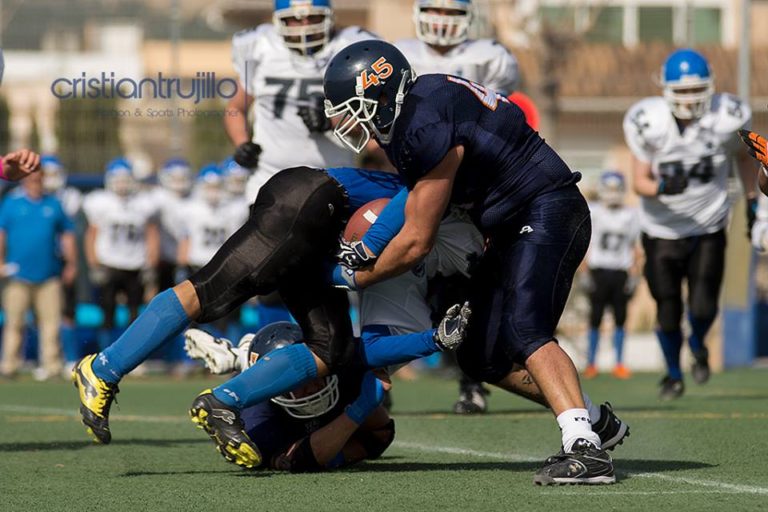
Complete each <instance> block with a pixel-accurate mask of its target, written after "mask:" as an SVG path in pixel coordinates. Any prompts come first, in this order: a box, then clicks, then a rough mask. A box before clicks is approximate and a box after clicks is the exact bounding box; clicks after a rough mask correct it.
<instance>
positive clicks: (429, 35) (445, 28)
mask: <svg viewBox="0 0 768 512" xmlns="http://www.w3.org/2000/svg"><path fill="white" fill-rule="evenodd" d="M472 17H473V9H472V2H471V0H416V2H415V3H414V5H413V22H414V23H415V24H416V36H417V37H418V38H419V39H420V40H421V41H424V42H425V43H427V44H430V45H434V46H455V45H457V44H461V43H463V42H464V41H466V40H467V39H468V38H469V26H470V25H471V24H472Z"/></svg>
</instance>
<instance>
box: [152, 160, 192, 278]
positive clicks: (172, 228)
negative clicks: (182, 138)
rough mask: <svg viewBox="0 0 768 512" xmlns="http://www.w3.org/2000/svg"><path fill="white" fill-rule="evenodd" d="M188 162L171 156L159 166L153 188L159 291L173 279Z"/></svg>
mask: <svg viewBox="0 0 768 512" xmlns="http://www.w3.org/2000/svg"><path fill="white" fill-rule="evenodd" d="M191 172H192V171H191V168H190V166H189V162H187V161H186V160H184V159H183V158H172V159H170V160H168V161H167V162H165V163H164V164H163V166H162V167H161V168H160V172H159V173H158V179H159V181H160V187H157V188H156V189H155V190H154V196H155V204H157V206H158V208H159V214H158V225H159V229H160V262H159V263H158V267H157V287H158V288H159V289H161V290H165V289H167V288H171V287H173V286H174V285H175V284H176V283H177V282H178V281H177V279H176V272H177V261H176V258H177V256H178V253H179V240H180V239H181V235H182V230H183V224H182V222H183V219H182V217H181V206H182V205H183V204H184V202H185V201H186V200H187V198H188V196H189V192H190V190H191V188H192V176H191Z"/></svg>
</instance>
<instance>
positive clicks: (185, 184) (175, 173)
mask: <svg viewBox="0 0 768 512" xmlns="http://www.w3.org/2000/svg"><path fill="white" fill-rule="evenodd" d="M158 178H159V180H160V185H162V186H163V187H165V188H167V189H168V190H170V191H171V192H174V193H175V194H178V195H180V196H183V195H186V194H187V193H188V192H189V189H190V188H191V187H192V167H191V166H190V165H189V162H187V161H186V160H185V159H183V158H171V159H169V160H167V161H166V162H165V163H164V164H163V166H162V167H161V168H160V172H159V173H158Z"/></svg>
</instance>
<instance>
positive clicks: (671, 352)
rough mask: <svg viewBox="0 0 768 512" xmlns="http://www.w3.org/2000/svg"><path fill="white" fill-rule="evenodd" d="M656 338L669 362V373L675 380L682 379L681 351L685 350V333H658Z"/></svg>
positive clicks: (659, 331) (665, 358)
mask: <svg viewBox="0 0 768 512" xmlns="http://www.w3.org/2000/svg"><path fill="white" fill-rule="evenodd" d="M656 336H658V338H659V343H661V351H662V352H663V353H664V360H665V361H666V362H667V373H668V374H669V376H670V377H671V378H673V379H682V378H683V372H682V370H680V350H681V349H682V348H683V333H682V332H681V331H679V330H678V331H666V332H665V331H661V330H658V331H656Z"/></svg>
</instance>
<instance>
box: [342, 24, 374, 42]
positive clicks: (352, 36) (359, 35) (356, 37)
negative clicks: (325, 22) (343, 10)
mask: <svg viewBox="0 0 768 512" xmlns="http://www.w3.org/2000/svg"><path fill="white" fill-rule="evenodd" d="M333 39H338V40H340V41H342V42H345V43H347V44H351V43H354V42H357V41H367V40H369V39H381V37H379V36H378V35H376V34H374V33H373V32H370V31H369V30H366V29H364V28H363V27H358V26H356V25H353V26H351V27H345V28H343V29H341V30H339V31H338V32H336V35H335V36H334V38H333Z"/></svg>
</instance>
